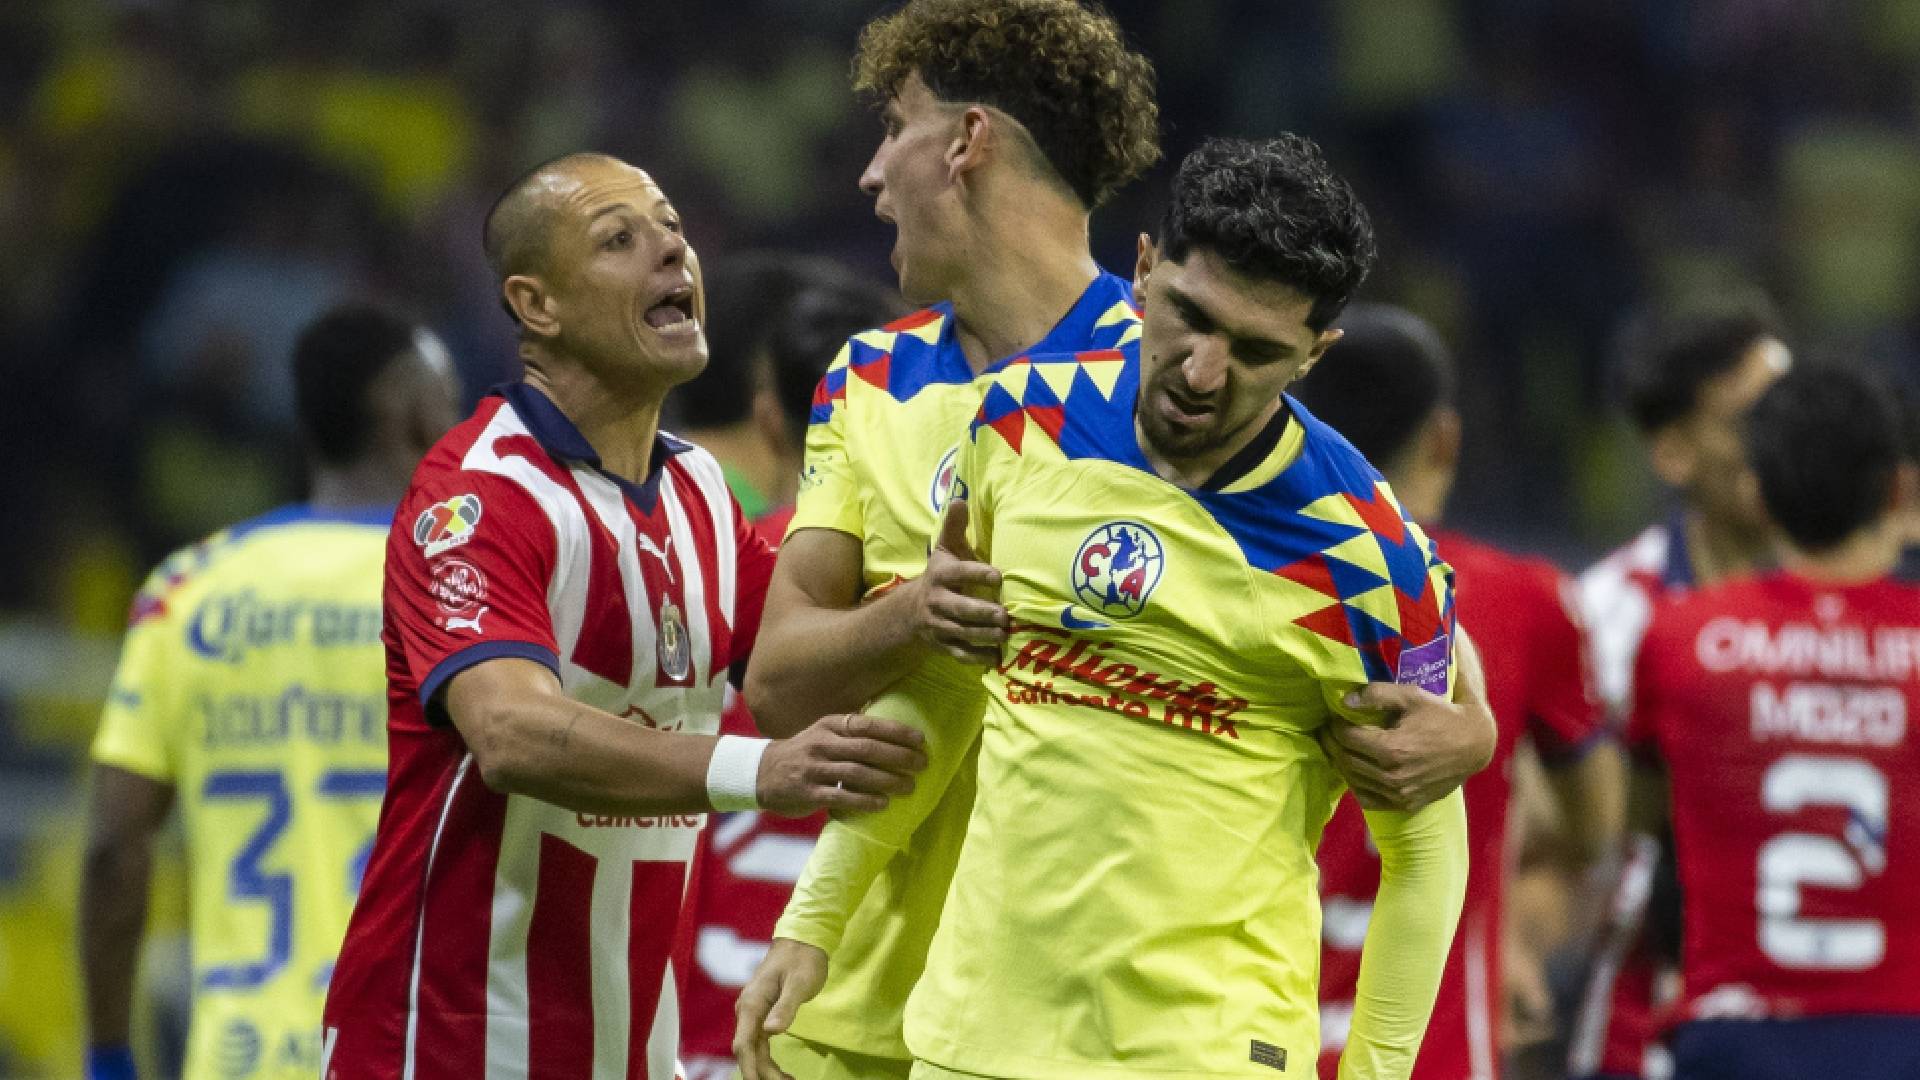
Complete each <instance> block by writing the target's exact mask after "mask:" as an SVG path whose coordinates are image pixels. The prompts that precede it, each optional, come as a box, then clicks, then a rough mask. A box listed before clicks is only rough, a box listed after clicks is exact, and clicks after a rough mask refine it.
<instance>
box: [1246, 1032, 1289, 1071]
mask: <svg viewBox="0 0 1920 1080" xmlns="http://www.w3.org/2000/svg"><path fill="white" fill-rule="evenodd" d="M1252 1042H1253V1051H1252V1052H1251V1053H1249V1054H1248V1055H1247V1060H1248V1061H1251V1062H1253V1063H1254V1064H1255V1065H1265V1066H1266V1067H1267V1068H1269V1069H1279V1070H1280V1071H1281V1072H1286V1071H1287V1048H1286V1047H1284V1046H1275V1045H1273V1044H1272V1043H1269V1042H1261V1041H1260V1040H1259V1039H1254V1040H1252Z"/></svg>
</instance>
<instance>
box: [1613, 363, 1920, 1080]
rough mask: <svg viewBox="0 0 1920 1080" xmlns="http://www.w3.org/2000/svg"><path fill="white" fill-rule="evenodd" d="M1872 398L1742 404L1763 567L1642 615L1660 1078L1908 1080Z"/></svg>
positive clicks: (1642, 806)
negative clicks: (1663, 855)
mask: <svg viewBox="0 0 1920 1080" xmlns="http://www.w3.org/2000/svg"><path fill="white" fill-rule="evenodd" d="M1904 443H1905V439H1904V435H1903V432H1902V431H1901V419H1900V417H1899V416H1898V413H1897V409H1896V407H1895V406H1894V404H1893V399H1892V393H1891V388H1890V387H1888V386H1887V385H1885V384H1884V383H1882V382H1881V381H1880V380H1877V379H1874V378H1871V377H1869V376H1868V375H1866V374H1865V373H1862V372H1858V371H1853V370H1848V369H1839V368H1834V369H1826V370H1820V369H1811V368H1810V369H1805V370H1800V371H1796V372H1794V373H1792V374H1790V375H1788V376H1786V377H1785V378H1784V379H1782V380H1780V381H1779V382H1778V383H1776V384H1775V385H1774V387H1773V388H1772V389H1771V390H1768V391H1767V392H1766V394H1765V395H1764V396H1763V397H1762V398H1761V399H1760V401H1759V402H1758V403H1757V404H1756V405H1755V406H1754V407H1753V411H1752V414H1751V422H1750V424H1749V426H1748V432H1747V447H1748V452H1749V455H1750V457H1751V460H1752V462H1753V467H1754V470H1755V471H1756V473H1757V474H1758V477H1759V483H1760V490H1761V494H1762V495H1763V497H1764V498H1765V501H1766V507H1767V510H1768V512H1769V514H1770V515H1771V516H1772V518H1773V520H1774V521H1775V522H1777V523H1778V526H1779V529H1780V532H1781V533H1782V534H1783V535H1782V540H1781V545H1782V556H1783V557H1782V560H1781V562H1782V569H1781V570H1780V571H1778V572H1775V573H1771V574H1767V575H1765V576H1763V577H1759V578H1756V579H1748V580H1743V581H1738V582H1732V583H1728V584H1723V585H1719V586H1715V587H1712V588H1707V589H1702V590H1700V591H1698V592H1696V593H1694V594H1693V595H1691V596H1689V597H1687V598H1686V599H1684V600H1681V601H1678V602H1676V603H1675V604H1672V605H1669V606H1666V607H1664V608H1662V609H1661V610H1660V611H1658V612H1656V613H1655V615H1654V619H1653V624H1652V626H1651V627H1650V628H1649V629H1648V631H1647V640H1646V645H1645V647H1643V648H1642V649H1641V651H1640V661H1639V665H1638V668H1637V671H1636V678H1635V686H1634V710H1633V721H1632V726H1631V728H1630V742H1631V745H1632V747H1633V749H1634V751H1635V758H1636V762H1637V763H1638V766H1639V767H1637V768H1636V770H1635V775H1634V787H1633V798H1632V807H1633V811H1632V812H1633V816H1634V820H1635V824H1636V825H1637V826H1638V827H1640V828H1641V829H1643V830H1644V831H1647V832H1654V831H1657V830H1659V829H1660V828H1662V827H1663V826H1664V825H1665V824H1666V823H1667V821H1668V820H1669V818H1670V819H1671V822H1672V830H1673V837H1674V843H1675V847H1676V850H1677V852H1678V856H1679V863H1680V883H1681V887H1682V890H1681V893H1682V896H1683V898H1684V905H1683V908H1684V916H1685V918H1684V928H1685V942H1684V946H1685V947H1684V953H1683V964H1682V971H1683V982H1684V993H1683V997H1682V1000H1681V1004H1680V1008H1679V1015H1678V1019H1679V1020H1680V1025H1679V1027H1678V1028H1677V1029H1676V1030H1675V1031H1674V1033H1673V1036H1672V1053H1673V1063H1674V1076H1675V1078H1676V1080H1803V1078H1809V1077H1847V1078H1849V1080H1908V1078H1911V1077H1915V1076H1920V906H1916V904H1915V902H1914V901H1915V897H1917V896H1920V797H1917V796H1920V792H1916V791H1915V784H1916V783H1920V741H1916V738H1915V733H1914V731H1913V728H1912V719H1911V718H1913V717H1915V716H1920V587H1916V586H1914V585H1912V584H1907V583H1900V582H1897V581H1895V580H1894V579H1893V578H1892V577H1891V576H1890V575H1891V573H1892V571H1893V568H1894V564H1895V562H1896V561H1897V560H1898V559H1899V556H1900V548H1901V543H1902V541H1903V539H1904V538H1903V536H1902V535H1901V532H1902V523H1901V521H1900V516H1901V514H1902V512H1903V508H1902V505H1901V504H1902V503H1903V502H1904V501H1905V500H1907V499H1909V498H1911V497H1912V496H1913V494H1914V487H1915V480H1914V477H1915V468H1916V467H1915V465H1914V461H1913V452H1912V449H1911V448H1909V447H1907V446H1906V445H1904Z"/></svg>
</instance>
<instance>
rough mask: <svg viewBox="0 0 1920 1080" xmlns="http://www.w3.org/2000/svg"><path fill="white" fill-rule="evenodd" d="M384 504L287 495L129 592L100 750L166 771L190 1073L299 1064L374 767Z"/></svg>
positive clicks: (360, 845)
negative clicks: (337, 504) (179, 856)
mask: <svg viewBox="0 0 1920 1080" xmlns="http://www.w3.org/2000/svg"><path fill="white" fill-rule="evenodd" d="M392 518H393V510H392V508H391V507H381V508H377V509H369V510H366V511H350V512H344V513H342V512H333V511H325V510H316V509H312V508H309V507H304V506H295V507H288V508H286V509H283V510H279V511H275V512H274V513H271V514H268V515H266V516H264V517H260V518H256V519H254V520H252V521H250V522H247V523H245V524H243V525H238V526H235V527H233V528H232V529H228V530H226V531H224V532H221V533H218V534H216V535H214V536H213V537H211V538H210V539H208V540H206V541H203V542H202V543H200V544H196V545H194V546H193V547H190V548H186V549H184V550H182V551H181V552H179V553H176V554H175V555H174V556H173V557H171V558H169V559H168V560H167V561H166V562H164V563H162V564H161V566H160V567H159V568H158V569H157V570H155V571H154V572H153V574H152V575H151V576H150V577H149V579H148V581H147V584H146V586H145V587H144V588H143V589H142V590H141V593H140V596H139V598H138V599H136V600H135V602H134V608H133V614H132V617H131V618H130V620H129V625H128V628H127V636H126V643H125V645H124V646H123V650H122V653H121V658H120V666H119V668H118V670H117V671H116V672H115V675H114V681H113V689H112V691H111V693H110V695H109V698H108V702H107V707H106V711H105V714H104V715H103V716H102V718H101V721H100V730H99V733H98V735H97V736H96V737H95V739H94V743H93V758H94V760H95V761H97V762H100V763H102V764H105V765H111V766H114V767H116V768H120V769H125V770H127V771H128V772H132V773H136V774H138V775H140V776H144V777H147V778H149V779H152V780H158V781H161V782H163V783H167V784H170V785H172V786H173V787H174V788H175V790H176V795H175V800H176V805H178V807H179V809H180V820H181V824H182V826H183V828H184V831H185V834H186V846H187V870H188V874H189V900H190V908H191V923H190V939H189V940H190V950H191V954H192V962H193V1020H192V1025H191V1029H190V1031H189V1033H188V1038H187V1059H186V1074H187V1075H189V1076H254V1077H288V1078H291V1077H311V1076H316V1075H318V1074H319V1071H320V1050H321V1047H320V1010H321V1006H322V1004H323V1003H324V1002H325V1000H326V993H327V982H328V979H329V977H330V976H331V973H332V970H333V962H334V957H335V955H336V954H337V953H338V952H339V951H340V942H341V938H342V937H343V935H344V934H345V932H346V926H347V916H348V914H349V913H350V912H351V910H352V908H353V901H354V894H355V893H356V891H357V890H358V889H359V885H360V874H361V871H362V870H363V869H364V868H365V866H366V859H367V853H368V850H369V848H370V847H371V845H372V842H373V829H374V823H375V820H376V819H377V818H378V816H379V813H380V798H381V794H382V792H383V791H384V790H385V789H386V779H387V733H386V728H387V702H386V688H387V677H386V654H385V650H384V649H383V648H382V646H381V644H380V586H381V566H382V564H383V562H384V560H385V557H386V539H387V529H388V525H389V523H390V522H391V521H392Z"/></svg>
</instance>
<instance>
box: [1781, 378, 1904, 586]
mask: <svg viewBox="0 0 1920 1080" xmlns="http://www.w3.org/2000/svg"><path fill="white" fill-rule="evenodd" d="M1898 400H1899V399H1898V395H1897V394H1896V393H1895V392H1894V389H1893V386H1892V385H1891V384H1889V383H1888V382H1887V381H1886V380H1884V379H1881V378H1880V377H1878V376H1877V375H1876V374H1874V373H1872V372H1870V371H1865V370H1860V369H1856V368H1851V367H1840V366H1837V365H1831V364H1829V365H1809V366H1804V367H1798V368H1795V369H1794V370H1792V371H1790V372H1788V373H1787V374H1785V375H1783V376H1781V377H1780V380H1779V381H1778V382H1775V383H1774V384H1773V385H1772V386H1771V387H1769V388H1768V389H1767V392H1766V393H1764V394H1762V395H1761V396H1760V400H1758V401H1756V402H1754V404H1753V409H1752V411H1750V412H1749V413H1748V414H1747V417H1746V447H1747V459H1748V460H1749V461H1750V462H1752V463H1753V471H1754V475H1756V476H1757V477H1758V478H1759V480H1760V497H1761V499H1762V501H1764V502H1765V503H1766V505H1767V516H1768V517H1770V518H1772V519H1773V522H1774V524H1775V525H1777V526H1778V527H1779V528H1780V531H1782V532H1784V533H1786V534H1787V537H1788V538H1789V539H1791V540H1792V541H1793V543H1794V545H1795V546H1797V547H1799V548H1800V549H1801V550H1803V551H1813V552H1820V551H1828V550H1831V549H1833V548H1835V547H1837V546H1839V545H1840V544H1842V543H1844V542H1845V541H1846V540H1847V539H1849V538H1850V537H1852V536H1853V535H1854V534H1855V533H1856V532H1858V531H1859V530H1860V529H1862V528H1865V527H1866V526H1868V525H1871V524H1873V523H1874V522H1875V521H1877V520H1879V518H1880V516H1881V515H1883V514H1885V513H1886V512H1887V509H1888V507H1889V505H1890V499H1891V493H1892V491H1893V479H1894V476H1895V474H1896V472H1897V471H1898V470H1899V468H1900V465H1901V463H1902V462H1904V461H1908V460H1911V451H1910V449H1909V448H1908V446H1907V438H1906V432H1905V430H1904V427H1905V425H1904V421H1903V418H1902V417H1901V415H1900V406H1899V404H1898Z"/></svg>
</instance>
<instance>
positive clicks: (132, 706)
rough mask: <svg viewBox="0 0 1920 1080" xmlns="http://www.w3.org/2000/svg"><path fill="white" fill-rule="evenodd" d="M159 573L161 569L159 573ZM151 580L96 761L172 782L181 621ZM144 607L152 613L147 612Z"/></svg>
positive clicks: (111, 693)
mask: <svg viewBox="0 0 1920 1080" xmlns="http://www.w3.org/2000/svg"><path fill="white" fill-rule="evenodd" d="M158 576H159V574H158V573H157V572H156V574H155V577H156V578H157V577H158ZM159 589H160V586H159V584H158V583H157V582H155V581H152V580H150V581H149V583H148V586H147V588H146V589H143V590H142V591H141V599H140V601H137V602H136V608H135V617H134V619H133V621H132V623H131V625H129V626H128V627H127V637H126V641H125V643H124V644H123V645H122V646H121V651H120V664H119V666H118V667H117V668H115V669H114V673H113V685H112V688H111V689H109V690H108V692H107V706H106V709H105V710H103V711H102V713H101V715H100V730H99V731H98V732H96V733H95V735H94V738H93V748H92V755H93V760H94V761H97V762H99V763H100V764H102V765H112V766H115V767H117V768H121V769H125V770H127V771H128V772H131V773H138V774H139V775H141V776H144V777H146V778H147V779H149V780H161V781H170V780H172V779H173V778H174V776H175V774H176V772H177V765H176V762H175V760H174V752H173V742H174V728H175V726H176V725H177V724H178V723H179V722H180V717H179V712H180V708H179V706H178V703H177V701H176V698H177V693H176V691H175V685H176V683H177V681H178V679H179V678H180V671H181V668H182V666H183V664H184V660H183V658H181V657H179V656H178V655H175V654H174V653H175V650H178V649H179V647H180V644H181V640H182V639H181V634H182V632H183V631H182V627H181V620H180V619H178V618H177V616H176V615H175V614H174V613H172V612H170V611H165V610H164V609H163V608H162V605H161V604H160V601H159V600H158V598H157V597H156V596H155V595H154V593H155V592H156V591H157V590H159ZM142 606H145V607H146V608H147V611H148V612H150V613H146V614H143V613H142V612H141V607H142Z"/></svg>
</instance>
